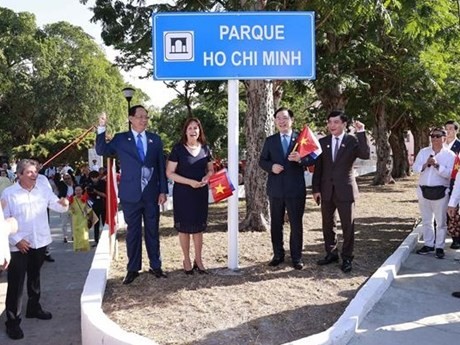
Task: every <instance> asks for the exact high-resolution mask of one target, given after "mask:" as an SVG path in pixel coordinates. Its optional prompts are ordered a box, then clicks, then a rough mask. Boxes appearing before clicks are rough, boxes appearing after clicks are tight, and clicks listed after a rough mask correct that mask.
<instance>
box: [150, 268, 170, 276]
mask: <svg viewBox="0 0 460 345" xmlns="http://www.w3.org/2000/svg"><path fill="white" fill-rule="evenodd" d="M149 273H150V274H153V275H154V276H155V277H157V278H168V276H167V275H166V273H164V272H163V270H162V269H161V268H149Z"/></svg>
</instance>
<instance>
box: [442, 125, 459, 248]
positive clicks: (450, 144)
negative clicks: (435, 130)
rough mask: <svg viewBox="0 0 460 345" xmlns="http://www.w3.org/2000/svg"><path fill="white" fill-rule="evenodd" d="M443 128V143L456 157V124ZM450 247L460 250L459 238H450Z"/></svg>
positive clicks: (457, 151) (457, 149) (457, 148)
mask: <svg viewBox="0 0 460 345" xmlns="http://www.w3.org/2000/svg"><path fill="white" fill-rule="evenodd" d="M444 128H445V129H446V132H447V136H446V142H445V143H444V145H445V146H446V147H447V148H448V149H450V150H451V151H452V152H453V153H455V154H456V155H458V153H459V152H460V140H458V138H457V133H458V128H459V125H458V123H457V122H456V121H454V120H449V121H446V123H445V124H444ZM454 169H455V167H454ZM454 182H455V179H451V180H450V190H451V191H452V188H453V187H454ZM452 222H453V220H452V219H451V218H450V217H447V223H448V224H449V223H452ZM451 226H452V225H451ZM448 227H450V226H448ZM450 247H451V248H452V249H460V237H456V236H452V244H451V245H450Z"/></svg>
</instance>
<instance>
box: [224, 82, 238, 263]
mask: <svg viewBox="0 0 460 345" xmlns="http://www.w3.org/2000/svg"><path fill="white" fill-rule="evenodd" d="M238 85H239V80H229V81H228V86H227V87H228V174H229V176H230V181H231V182H232V183H233V186H234V187H235V191H234V192H233V195H232V196H231V197H230V198H229V199H228V268H229V269H231V270H237V269H238V255H239V253H238V162H239V159H238V158H239V150H238V134H239V119H238V113H239V106H238V103H239V92H238Z"/></svg>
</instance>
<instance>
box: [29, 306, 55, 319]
mask: <svg viewBox="0 0 460 345" xmlns="http://www.w3.org/2000/svg"><path fill="white" fill-rule="evenodd" d="M52 317H53V315H51V313H50V312H49V311H45V310H43V309H41V308H40V309H38V310H37V311H30V310H28V311H27V312H26V318H27V319H40V320H51V319H52Z"/></svg>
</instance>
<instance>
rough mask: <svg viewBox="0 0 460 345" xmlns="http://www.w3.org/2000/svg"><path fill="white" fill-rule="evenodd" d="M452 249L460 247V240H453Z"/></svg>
mask: <svg viewBox="0 0 460 345" xmlns="http://www.w3.org/2000/svg"><path fill="white" fill-rule="evenodd" d="M450 248H451V249H460V242H457V241H453V242H452V244H451V245H450Z"/></svg>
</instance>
